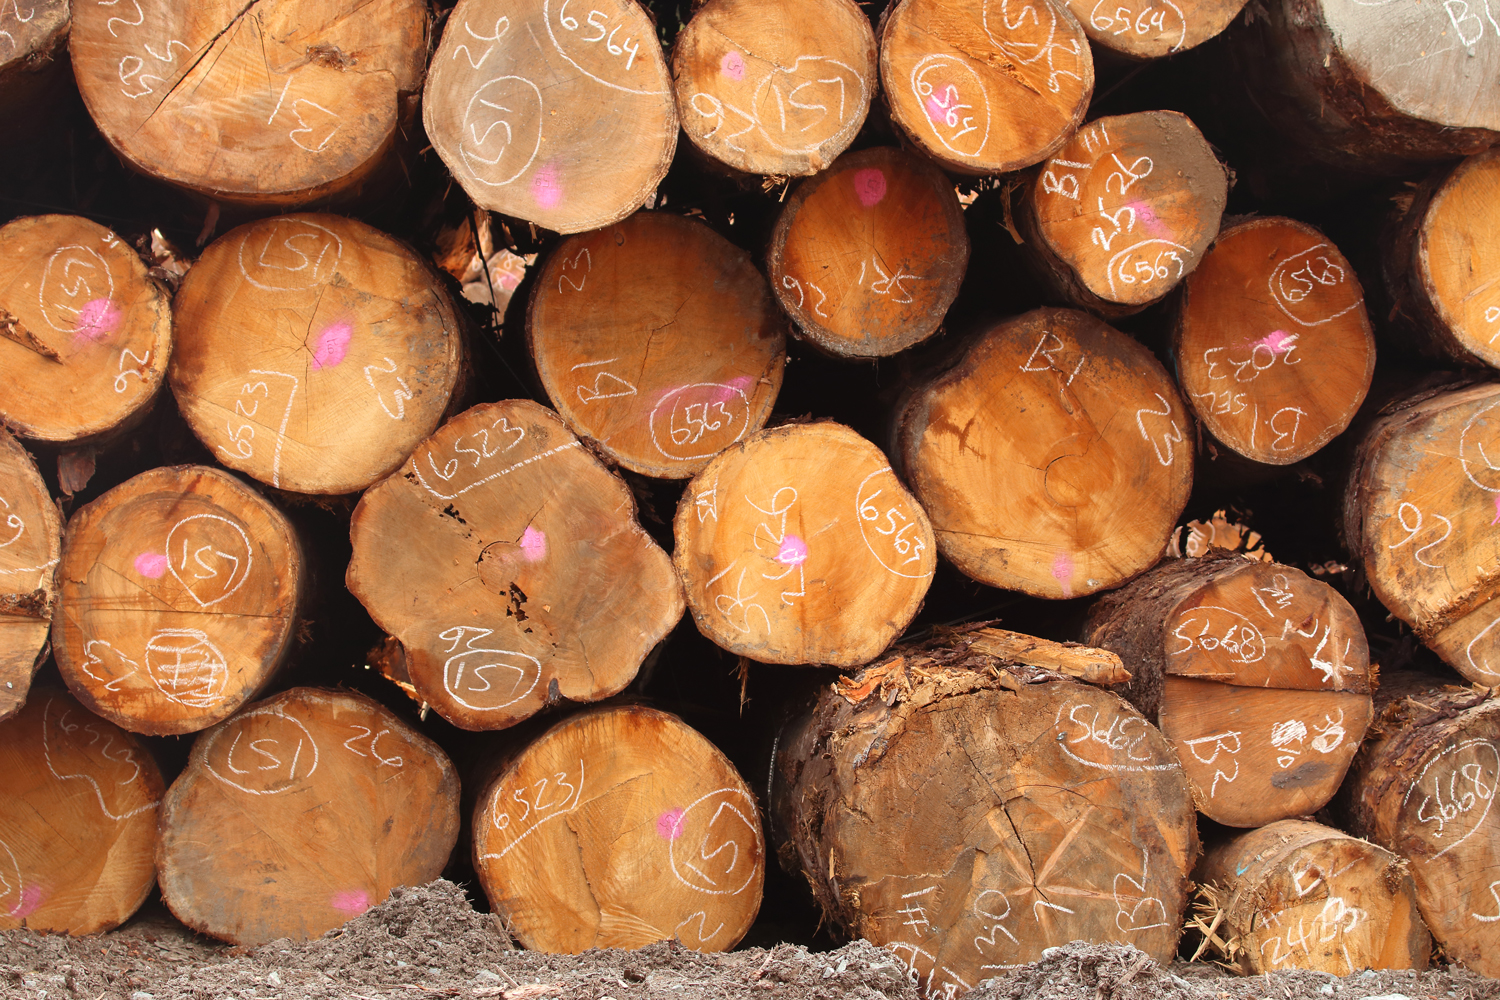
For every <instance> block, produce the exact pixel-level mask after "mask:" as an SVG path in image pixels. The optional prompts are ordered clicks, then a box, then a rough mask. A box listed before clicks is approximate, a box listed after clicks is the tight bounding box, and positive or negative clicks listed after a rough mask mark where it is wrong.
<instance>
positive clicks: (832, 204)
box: [766, 147, 969, 358]
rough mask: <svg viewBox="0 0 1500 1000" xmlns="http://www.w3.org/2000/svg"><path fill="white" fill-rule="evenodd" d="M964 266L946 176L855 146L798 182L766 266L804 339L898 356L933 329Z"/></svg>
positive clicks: (963, 245)
mask: <svg viewBox="0 0 1500 1000" xmlns="http://www.w3.org/2000/svg"><path fill="white" fill-rule="evenodd" d="M968 265H969V235H968V233H967V232H965V230H964V215H963V209H962V207H961V206H960V205H959V202H958V195H957V193H956V192H955V191H954V189H953V183H952V182H951V181H949V180H948V178H947V177H946V176H945V175H944V174H943V172H942V171H941V170H938V169H937V168H936V167H934V166H933V165H932V164H931V163H929V162H928V161H927V160H926V159H924V158H921V157H917V156H913V155H911V154H909V153H905V152H903V151H901V150H899V149H892V148H886V147H881V148H876V149H866V150H861V151H860V152H858V153H850V154H848V155H847V156H842V157H840V158H839V160H838V162H836V163H834V165H833V166H832V167H830V168H829V169H828V170H827V171H826V172H825V173H822V174H819V175H818V176H817V177H814V178H812V179H811V180H807V181H804V182H802V183H801V184H800V185H798V186H797V189H796V190H795V191H794V192H792V195H791V197H790V198H788V199H787V202H786V207H784V208H783V209H782V210H781V215H780V217H779V218H778V219H777V221H776V230H775V232H774V233H773V234H772V236H771V247H770V250H769V251H768V252H767V254H766V270H767V271H768V272H769V273H770V278H771V289H772V290H773V291H774V292H775V293H776V297H777V298H778V299H780V300H781V307H782V308H783V309H785V310H786V311H787V314H788V315H789V316H791V317H792V319H793V321H795V322H796V324H797V330H798V332H799V333H800V335H801V336H802V338H803V339H805V340H808V341H810V342H811V343H813V344H814V345H816V346H817V347H819V348H821V349H822V350H824V351H827V352H828V353H830V354H834V355H839V356H842V357H855V358H873V357H884V356H886V355H890V354H895V353H896V352H897V351H902V350H905V349H906V348H908V347H911V346H912V345H913V344H919V343H921V342H922V341H924V340H926V339H927V338H928V337H930V336H932V335H933V334H934V333H936V332H937V330H938V327H939V326H941V325H942V322H943V317H944V316H945V315H946V314H947V312H948V307H949V306H950V305H952V304H953V300H954V299H955V298H956V297H957V296H958V286H959V284H960V283H961V282H962V281H963V279H964V272H965V270H966V269H967V268H968Z"/></svg>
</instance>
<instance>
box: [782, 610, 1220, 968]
mask: <svg viewBox="0 0 1500 1000" xmlns="http://www.w3.org/2000/svg"><path fill="white" fill-rule="evenodd" d="M841 687H844V685H839V686H828V687H825V688H824V689H823V691H822V692H821V694H820V695H819V697H818V701H817V704H816V706H815V707H814V708H813V710H812V711H811V712H810V713H809V714H808V715H806V716H803V717H802V718H800V719H798V720H796V721H794V722H793V723H791V724H790V725H789V726H788V727H787V728H786V729H784V730H783V731H782V733H781V737H780V740H779V743H778V751H777V755H776V760H775V762H774V764H773V769H772V788H771V793H770V794H771V801H772V806H771V808H772V811H773V818H774V821H775V823H776V828H777V834H778V837H779V838H780V840H781V843H780V845H779V847H778V851H779V856H780V858H781V861H782V865H783V867H786V868H788V869H789V870H796V869H797V868H798V867H800V868H801V870H802V872H803V873H804V874H805V875H806V877H807V879H808V881H809V883H810V884H811V885H812V888H813V894H814V895H815V896H816V897H817V899H818V902H819V903H820V904H821V906H822V907H823V911H824V913H825V914H826V915H827V916H828V918H830V919H831V920H832V921H834V922H835V923H837V924H838V925H839V926H841V927H843V928H844V929H845V930H846V931H847V932H848V933H850V934H851V935H854V936H863V937H867V938H869V939H870V940H871V941H873V942H875V943H876V944H879V945H882V946H884V947H885V948H887V949H889V950H891V951H893V952H895V953H896V954H897V955H898V956H900V957H901V959H902V960H903V961H904V962H905V963H906V964H907V965H908V966H909V967H910V969H911V970H912V973H913V975H914V976H915V977H916V978H917V980H918V982H919V984H920V985H921V987H922V988H923V989H924V990H925V992H926V993H927V994H928V995H929V996H949V997H951V996H954V995H955V994H962V993H963V992H964V991H966V990H968V989H969V988H970V987H972V986H973V985H975V984H977V983H978V982H979V981H980V980H982V979H986V978H989V977H990V976H994V975H999V974H1000V973H1001V972H1002V971H1003V970H1004V969H1007V968H1011V967H1013V966H1015V965H1017V964H1019V963H1024V962H1031V961H1035V960H1037V959H1038V958H1040V957H1041V954H1042V951H1043V949H1045V948H1049V947H1052V946H1054V945H1059V944H1065V943H1066V942H1069V941H1073V940H1079V939H1081V940H1084V941H1089V942H1104V941H1119V942H1125V943H1129V944H1132V945H1134V946H1135V947H1137V948H1140V949H1141V950H1142V951H1144V952H1146V953H1147V954H1149V955H1151V956H1152V958H1154V959H1156V960H1157V961H1158V962H1166V961H1170V960H1171V959H1172V957H1173V956H1174V954H1175V952H1176V947H1177V935H1178V930H1179V927H1180V925H1181V917H1182V912H1183V908H1184V906H1185V905H1186V903H1187V896H1188V891H1189V887H1190V885H1191V883H1189V881H1188V877H1187V876H1188V871H1189V869H1190V868H1191V867H1192V864H1193V861H1194V860H1195V859H1196V857H1197V854H1198V840H1197V833H1196V827H1195V824H1194V821H1195V817H1194V814H1193V804H1192V799H1191V796H1190V795H1189V793H1188V787H1187V782H1186V780H1185V779H1184V777H1183V774H1182V768H1181V766H1180V765H1179V764H1178V763H1177V758H1176V755H1175V754H1174V753H1173V752H1172V750H1171V748H1170V747H1169V746H1168V744H1167V741H1166V740H1165V739H1164V738H1163V737H1162V735H1161V734H1160V733H1159V732H1157V730H1156V729H1155V727H1153V726H1152V725H1151V724H1150V723H1148V722H1146V720H1145V719H1143V718H1142V717H1141V716H1140V714H1139V713H1137V712H1136V711H1135V709H1133V708H1131V707H1130V705H1129V704H1127V703H1126V702H1125V701H1123V700H1122V699H1120V698H1119V697H1117V696H1115V695H1113V694H1110V693H1108V692H1106V691H1101V690H1099V689H1097V688H1093V687H1089V686H1087V685H1084V684H1080V683H1077V682H1075V681H1071V680H1066V679H1063V678H1060V677H1058V676H1057V675H1055V674H1050V673H1046V672H1041V671H1035V670H1032V669H1030V668H1024V667H1010V666H1006V665H1005V664H1004V662H1003V661H1001V660H997V659H994V658H992V657H989V656H982V655H978V656H976V655H972V654H969V655H965V653H964V649H963V640H962V639H961V638H960V639H959V640H958V642H957V643H955V644H953V645H951V646H944V647H942V648H938V649H933V650H916V651H913V650H901V651H898V652H897V653H896V654H895V655H893V656H892V657H891V658H890V659H888V660H886V661H884V662H882V663H880V664H876V665H874V666H872V667H869V668H867V669H866V670H865V671H863V672H861V673H860V674H858V675H856V676H855V677H854V678H852V683H851V684H850V685H848V688H849V690H851V691H859V692H860V694H853V695H851V696H850V697H849V698H846V697H845V695H844V694H842V693H840V688H841ZM866 691H868V693H864V692H866ZM861 695H863V696H862V697H861Z"/></svg>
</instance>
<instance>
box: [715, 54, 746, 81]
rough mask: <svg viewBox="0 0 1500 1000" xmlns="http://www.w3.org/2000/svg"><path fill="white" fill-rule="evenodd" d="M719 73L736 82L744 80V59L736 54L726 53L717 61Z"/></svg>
mask: <svg viewBox="0 0 1500 1000" xmlns="http://www.w3.org/2000/svg"><path fill="white" fill-rule="evenodd" d="M719 72H721V73H723V74H724V75H725V76H727V77H729V79H731V80H734V81H736V82H738V81H740V80H743V79H744V78H745V57H744V56H742V55H740V54H739V53H738V52H726V53H724V58H723V59H720V60H719Z"/></svg>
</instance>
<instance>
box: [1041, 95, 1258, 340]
mask: <svg viewBox="0 0 1500 1000" xmlns="http://www.w3.org/2000/svg"><path fill="white" fill-rule="evenodd" d="M1228 195H1229V176H1228V174H1227V173H1226V172H1225V169H1224V167H1223V165H1221V164H1220V163H1219V160H1218V158H1217V157H1216V156H1215V155H1214V151H1213V150H1212V149H1211V148H1210V147H1209V145H1208V142H1207V141H1206V140H1205V139H1204V138H1203V135H1202V134H1201V133H1200V132H1199V131H1198V129H1197V127H1196V126H1195V125H1193V123H1192V122H1191V121H1190V120H1188V118H1187V116H1186V115H1182V114H1178V113H1177V112H1175V111H1142V112H1138V113H1136V114H1130V115H1116V116H1114V117H1111V118H1100V119H1098V120H1096V121H1093V122H1090V123H1089V124H1088V125H1087V126H1086V127H1085V128H1083V129H1081V130H1080V131H1079V132H1078V133H1077V134H1076V135H1074V136H1073V138H1071V139H1069V140H1068V142H1067V144H1066V145H1065V146H1063V147H1062V149H1060V150H1058V151H1057V153H1056V154H1055V155H1054V156H1053V157H1052V158H1051V159H1049V160H1048V161H1047V162H1046V163H1045V164H1043V165H1042V167H1041V168H1040V172H1039V173H1038V174H1037V176H1036V178H1035V180H1033V181H1032V182H1031V184H1030V185H1028V186H1027V187H1026V188H1025V195H1024V197H1023V198H1022V201H1021V212H1020V215H1019V219H1018V221H1019V223H1020V228H1021V232H1022V233H1023V234H1024V235H1025V238H1026V245H1027V246H1028V247H1029V248H1030V249H1031V251H1032V252H1033V254H1035V255H1036V258H1037V260H1038V263H1039V264H1040V267H1039V268H1038V270H1039V271H1040V272H1041V274H1042V277H1043V278H1044V279H1045V280H1046V281H1047V283H1048V285H1049V286H1050V287H1051V289H1052V290H1053V291H1054V292H1055V293H1056V294H1058V295H1060V296H1062V297H1064V298H1066V299H1067V300H1068V301H1070V302H1072V303H1074V304H1075V305H1079V306H1082V307H1083V308H1085V309H1090V310H1093V311H1094V312H1097V313H1100V314H1101V315H1105V316H1122V315H1126V314H1128V313H1131V312H1135V311H1137V310H1139V309H1141V308H1143V307H1144V306H1146V305H1147V304H1149V303H1151V302H1155V301H1156V300H1158V299H1160V298H1161V297H1162V296H1164V295H1166V294H1167V293H1168V292H1169V291H1171V290H1172V289H1173V288H1174V287H1175V286H1176V285H1177V283H1178V282H1179V281H1181V280H1182V279H1183V277H1184V276H1186V275H1187V274H1188V273H1189V272H1191V271H1192V270H1193V269H1194V268H1195V267H1197V266H1198V262H1199V260H1200V259H1201V258H1202V256H1203V252H1204V251H1205V250H1207V249H1208V244H1209V242H1210V241H1211V240H1212V239H1213V238H1214V234H1215V233H1217V232H1218V231H1219V219H1220V217H1221V216H1222V215H1223V214H1224V201H1225V199H1226V198H1227V197H1228Z"/></svg>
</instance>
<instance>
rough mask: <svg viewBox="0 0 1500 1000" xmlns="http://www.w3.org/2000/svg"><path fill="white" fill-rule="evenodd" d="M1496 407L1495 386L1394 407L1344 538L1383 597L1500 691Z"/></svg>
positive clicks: (1361, 468)
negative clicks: (1496, 524)
mask: <svg viewBox="0 0 1500 1000" xmlns="http://www.w3.org/2000/svg"><path fill="white" fill-rule="evenodd" d="M1496 407H1500V385H1496V384H1492V383H1481V384H1479V385H1471V386H1468V387H1466V388H1461V389H1456V390H1451V391H1448V392H1439V393H1436V394H1433V393H1430V392H1429V393H1426V394H1425V395H1420V396H1418V397H1415V398H1412V399H1407V400H1405V401H1403V402H1398V403H1394V404H1391V405H1388V406H1387V407H1386V408H1385V410H1383V411H1382V413H1383V414H1384V415H1383V416H1382V417H1381V418H1380V419H1378V420H1377V421H1376V422H1375V423H1374V425H1372V426H1371V428H1370V430H1369V432H1368V433H1367V434H1366V436H1365V438H1364V440H1363V441H1362V442H1361V443H1360V445H1359V446H1358V448H1357V449H1356V452H1355V458H1354V464H1353V469H1352V471H1351V473H1350V476H1349V483H1348V488H1347V491H1346V493H1345V497H1344V538H1345V541H1346V543H1347V545H1348V546H1349V551H1350V552H1351V554H1352V555H1353V556H1354V558H1355V559H1356V560H1358V562H1359V564H1360V565H1361V567H1362V570H1363V573H1364V577H1365V580H1366V581H1367V582H1368V583H1369V585H1370V589H1371V590H1372V591H1374V593H1375V596H1376V597H1377V598H1379V599H1380V602H1381V603H1382V604H1384V605H1385V606H1386V608H1387V609H1389V610H1390V612H1391V613H1392V614H1393V615H1395V616H1396V617H1397V618H1399V619H1401V620H1402V621H1404V622H1406V623H1407V624H1408V625H1410V626H1411V627H1412V630H1413V631H1414V632H1415V633H1416V634H1417V637H1418V638H1419V639H1421V640H1422V641H1423V642H1424V643H1426V644H1427V646H1428V647H1429V648H1430V649H1432V650H1433V651H1434V652H1436V653H1437V654H1438V655H1439V656H1441V657H1442V658H1443V659H1444V660H1445V661H1447V662H1448V663H1449V664H1450V665H1451V666H1452V667H1453V668H1454V669H1455V670H1457V671H1458V672H1459V673H1460V674H1462V675H1463V676H1464V677H1466V678H1468V679H1469V680H1471V681H1475V682H1477V683H1480V684H1500V630H1497V629H1496V625H1497V624H1500V595H1497V593H1496V591H1497V587H1500V534H1497V532H1496V531H1495V529H1494V527H1493V525H1494V523H1495V520H1496V518H1497V517H1500V467H1497V465H1496V464H1495V463H1496V462H1497V461H1500V441H1497V440H1496V438H1497V436H1500V409H1496ZM1491 455H1494V456H1496V457H1495V458H1491V457H1489V456H1491Z"/></svg>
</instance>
